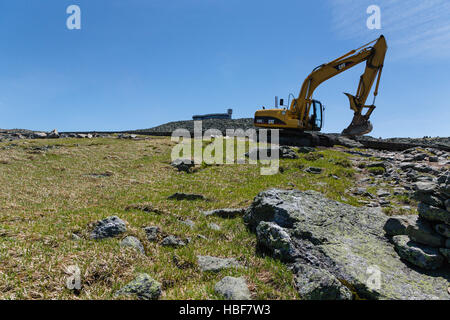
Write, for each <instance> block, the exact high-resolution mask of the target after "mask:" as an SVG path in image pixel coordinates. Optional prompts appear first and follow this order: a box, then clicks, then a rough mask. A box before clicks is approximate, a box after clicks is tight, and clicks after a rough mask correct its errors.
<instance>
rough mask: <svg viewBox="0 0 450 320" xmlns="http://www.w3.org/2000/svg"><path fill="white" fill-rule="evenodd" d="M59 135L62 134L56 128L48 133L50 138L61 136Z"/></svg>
mask: <svg viewBox="0 0 450 320" xmlns="http://www.w3.org/2000/svg"><path fill="white" fill-rule="evenodd" d="M59 136H60V135H59V132H58V130H56V129H53V131H50V132H49V133H48V135H47V137H48V138H50V139H57V138H59Z"/></svg>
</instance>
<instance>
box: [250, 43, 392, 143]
mask: <svg viewBox="0 0 450 320" xmlns="http://www.w3.org/2000/svg"><path fill="white" fill-rule="evenodd" d="M386 51H387V44H386V40H385V38H384V36H380V37H379V38H378V39H376V40H374V41H371V42H369V43H367V44H365V45H364V46H362V47H359V48H358V49H355V50H352V51H350V52H348V53H346V54H345V55H343V56H342V57H339V58H337V59H335V60H333V61H331V62H329V63H325V64H322V65H320V66H318V67H317V68H315V69H314V70H313V71H312V72H311V74H310V75H309V76H308V77H307V78H306V79H305V81H304V82H303V84H302V87H301V89H300V93H299V95H298V97H297V98H296V99H293V100H292V102H291V104H290V107H289V109H288V110H286V109H284V110H280V109H269V110H259V111H257V112H256V113H255V125H256V126H258V127H269V128H281V129H297V130H301V131H303V130H317V129H316V128H315V127H314V126H313V125H312V124H311V123H312V122H313V121H312V119H310V116H309V115H310V111H311V107H312V105H313V104H314V101H315V100H313V99H312V97H313V93H314V91H315V89H316V88H317V87H318V86H319V85H320V84H321V83H323V82H325V81H327V80H328V79H330V78H332V77H334V76H336V75H338V74H340V73H342V72H344V71H346V70H348V69H350V68H353V67H354V66H357V65H359V64H360V63H362V62H366V67H365V70H364V73H363V74H362V75H361V78H360V81H359V85H358V89H357V91H356V94H355V95H351V94H349V93H345V94H346V95H347V97H348V98H349V101H350V108H351V109H352V110H353V112H354V117H353V120H352V123H351V124H350V126H349V127H348V128H347V129H345V130H344V131H343V134H346V135H363V134H366V133H369V132H370V131H372V125H371V124H370V122H369V117H370V115H371V113H372V111H373V110H374V109H375V105H374V103H375V98H376V96H377V94H378V87H379V84H380V77H381V71H382V69H383V63H384V58H385V55H386ZM375 79H377V82H376V86H375V90H374V102H373V104H372V105H365V103H366V100H367V98H368V96H369V93H370V90H371V88H372V86H373V84H374V82H375ZM364 109H368V110H367V112H366V113H365V114H363V110H364ZM315 111H316V110H314V113H313V115H315ZM319 130H320V128H319Z"/></svg>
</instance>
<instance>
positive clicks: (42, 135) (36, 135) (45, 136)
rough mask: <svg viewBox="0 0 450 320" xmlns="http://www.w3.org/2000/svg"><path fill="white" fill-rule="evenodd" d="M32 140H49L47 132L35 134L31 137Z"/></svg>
mask: <svg viewBox="0 0 450 320" xmlns="http://www.w3.org/2000/svg"><path fill="white" fill-rule="evenodd" d="M31 138H32V139H45V138H47V134H46V133H45V132H34V133H33V134H32V135H31Z"/></svg>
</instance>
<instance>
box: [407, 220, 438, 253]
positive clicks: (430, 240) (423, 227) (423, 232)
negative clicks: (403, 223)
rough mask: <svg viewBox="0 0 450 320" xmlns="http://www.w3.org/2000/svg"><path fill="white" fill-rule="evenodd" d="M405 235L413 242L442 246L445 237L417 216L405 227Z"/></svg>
mask: <svg viewBox="0 0 450 320" xmlns="http://www.w3.org/2000/svg"><path fill="white" fill-rule="evenodd" d="M406 235H407V236H409V238H410V239H411V240H413V241H415V242H418V243H421V244H425V245H427V246H430V247H437V248H439V247H442V246H444V245H445V239H444V237H442V236H441V235H439V234H438V233H437V232H436V231H435V230H434V229H433V227H432V226H431V224H430V223H429V222H428V221H426V220H424V219H422V218H419V219H417V220H416V223H415V224H410V225H409V226H408V227H407V228H406Z"/></svg>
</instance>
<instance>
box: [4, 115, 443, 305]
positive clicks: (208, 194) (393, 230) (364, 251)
mask: <svg viewBox="0 0 450 320" xmlns="http://www.w3.org/2000/svg"><path fill="white" fill-rule="evenodd" d="M221 121H222V120H221ZM242 121H243V122H242V123H249V121H248V120H246V119H243V120H242ZM188 123H192V122H188ZM242 123H237V124H236V126H238V127H241V125H242ZM183 124H186V123H182V125H183ZM178 125H180V123H175V124H173V123H172V124H168V125H167V126H166V127H164V126H161V127H159V129H155V130H161V132H163V131H164V130H167V129H168V128H172V127H176V126H178ZM211 125H212V124H211ZM366 139H370V138H366ZM425 140H426V141H429V140H428V139H425ZM425 140H423V139H422V140H421V142H422V146H421V147H414V148H409V149H407V150H404V151H386V150H374V149H368V148H363V147H361V146H360V145H358V144H355V143H353V142H347V141H346V140H345V139H343V140H341V143H340V145H339V144H338V145H336V146H334V147H330V148H327V147H316V148H313V147H299V148H296V147H287V146H281V147H278V146H272V148H271V150H273V148H279V152H280V155H281V160H280V168H279V172H278V174H275V175H272V176H264V177H263V176H261V175H260V174H259V172H260V170H259V169H260V167H261V166H263V164H261V163H258V164H257V165H251V164H240V165H233V166H230V165H228V166H223V165H206V164H201V165H196V164H194V163H193V162H192V161H191V160H190V159H177V160H175V161H171V159H170V154H171V148H172V147H173V146H174V143H173V142H171V141H170V139H169V138H167V137H151V136H142V135H139V134H138V133H58V132H57V131H53V132H48V133H42V132H41V133H39V132H33V131H26V130H8V131H5V130H3V131H2V132H0V183H2V185H3V186H4V188H3V189H2V190H1V192H0V262H1V263H0V279H1V281H0V297H1V298H15V299H25V298H28V299H43V298H65V299H67V298H69V299H123V298H125V299H136V298H138V299H192V298H193V299H222V298H226V299H449V298H450V293H449V280H450V279H449V278H450V264H449V249H450V244H449V241H450V240H449V238H450V231H449V230H450V220H449V217H450V213H449V209H450V208H449V200H448V197H449V194H450V192H449V189H448V186H449V182H450V181H449V168H450V161H449V160H450V159H449V153H448V152H447V151H444V150H442V148H440V146H441V145H442V144H446V143H448V139H447V140H446V139H444V138H442V139H434V141H432V142H431V143H429V144H424V143H423V142H424V141H425ZM236 143H244V144H245V145H247V144H246V142H245V141H241V142H239V141H237V142H236ZM428 145H429V146H428ZM206 146H207V144H206V145H204V146H203V147H204V148H205V147H206ZM247 156H248V157H249V158H253V159H259V158H260V155H259V153H258V152H255V151H254V150H253V151H252V150H248V154H247ZM217 244H220V245H217ZM73 265H76V266H78V267H79V269H80V273H81V288H80V289H69V288H67V286H66V279H67V277H68V276H70V270H73V269H70V266H73Z"/></svg>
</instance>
